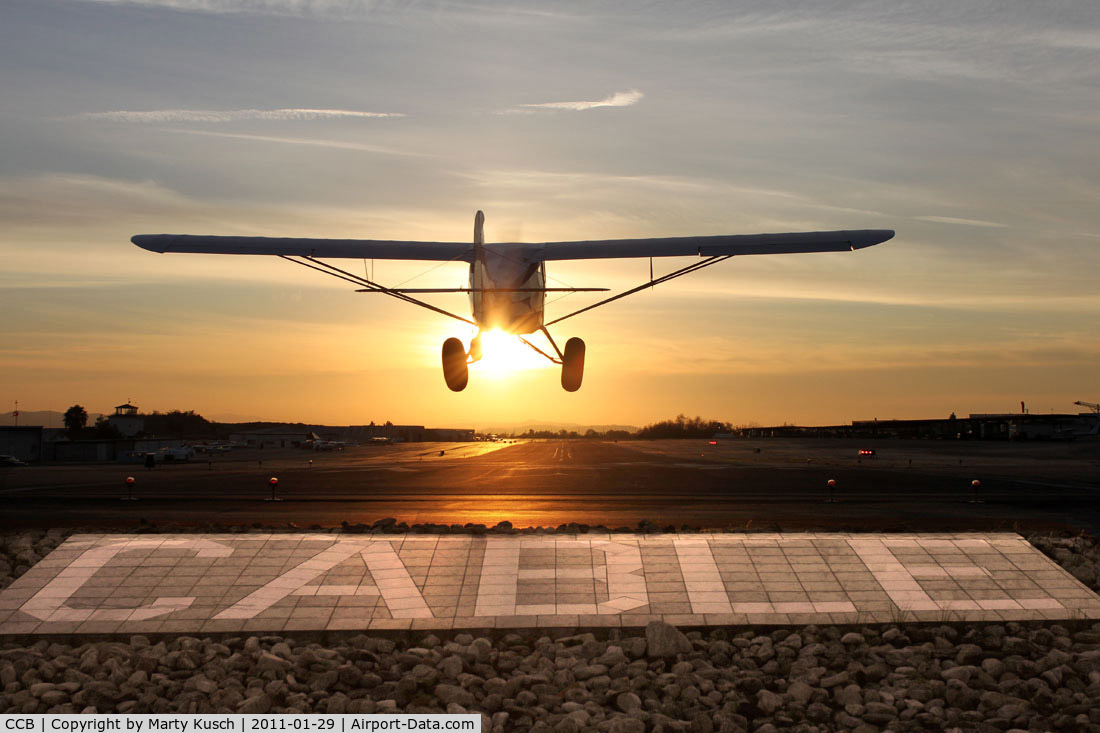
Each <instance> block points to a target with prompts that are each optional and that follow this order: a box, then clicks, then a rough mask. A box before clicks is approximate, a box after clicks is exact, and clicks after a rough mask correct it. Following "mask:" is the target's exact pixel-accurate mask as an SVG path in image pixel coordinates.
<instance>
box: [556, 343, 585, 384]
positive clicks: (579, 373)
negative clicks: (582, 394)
mask: <svg viewBox="0 0 1100 733" xmlns="http://www.w3.org/2000/svg"><path fill="white" fill-rule="evenodd" d="M561 361H562V364H561V387H562V389H564V390H565V391H566V392H576V391H577V390H578V389H580V388H581V380H583V379H584V342H583V341H581V340H580V339H579V338H576V337H574V338H571V339H569V340H568V341H566V342H565V351H564V352H563V353H562V360H561Z"/></svg>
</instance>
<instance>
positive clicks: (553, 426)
mask: <svg viewBox="0 0 1100 733" xmlns="http://www.w3.org/2000/svg"><path fill="white" fill-rule="evenodd" d="M590 429H591V430H595V431H596V432H597V433H606V432H607V431H608V430H626V431H628V432H631V433H634V432H637V431H638V430H639V429H640V428H638V427H637V426H636V425H581V424H579V423H569V422H542V421H539V420H530V421H527V422H518V423H511V424H504V425H496V426H491V427H486V428H478V432H479V433H501V434H505V435H508V434H513V435H520V434H521V433H526V432H527V431H528V430H534V431H536V432H538V431H543V430H549V431H551V432H555V433H557V432H559V431H562V430H565V431H567V432H577V433H580V434H581V435H584V434H585V432H586V431H588V430H590Z"/></svg>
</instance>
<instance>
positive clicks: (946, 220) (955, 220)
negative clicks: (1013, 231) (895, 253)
mask: <svg viewBox="0 0 1100 733" xmlns="http://www.w3.org/2000/svg"><path fill="white" fill-rule="evenodd" d="M913 218H914V219H919V220H920V221H932V222H935V223H937V224H961V225H963V226H968V227H992V228H995V229H1003V228H1005V227H1006V226H1008V225H1007V224H1000V223H998V222H995V221H986V220H985V219H961V218H959V217H957V216H914V217H913Z"/></svg>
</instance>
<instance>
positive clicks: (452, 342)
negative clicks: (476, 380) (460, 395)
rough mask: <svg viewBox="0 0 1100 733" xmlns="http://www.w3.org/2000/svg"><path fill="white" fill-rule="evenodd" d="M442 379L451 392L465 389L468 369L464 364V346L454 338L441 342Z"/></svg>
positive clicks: (468, 378) (468, 376) (468, 375)
mask: <svg viewBox="0 0 1100 733" xmlns="http://www.w3.org/2000/svg"><path fill="white" fill-rule="evenodd" d="M443 379H444V380H446V382H447V387H449V388H450V390H451V391H452V392H461V391H462V390H464V389H466V383H467V382H468V381H469V380H470V370H469V368H468V367H467V366H466V348H465V347H464V346H463V345H462V342H461V341H459V340H458V339H456V338H449V339H447V340H446V341H444V342H443Z"/></svg>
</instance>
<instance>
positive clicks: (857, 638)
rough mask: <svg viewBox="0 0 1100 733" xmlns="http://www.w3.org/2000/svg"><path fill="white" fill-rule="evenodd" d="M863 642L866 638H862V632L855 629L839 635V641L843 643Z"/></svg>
mask: <svg viewBox="0 0 1100 733" xmlns="http://www.w3.org/2000/svg"><path fill="white" fill-rule="evenodd" d="M864 642H866V639H864V638H863V634H860V633H858V632H855V631H849V632H848V633H847V634H845V635H844V636H842V637H840V643H841V644H844V645H849V644H863V643H864Z"/></svg>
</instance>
